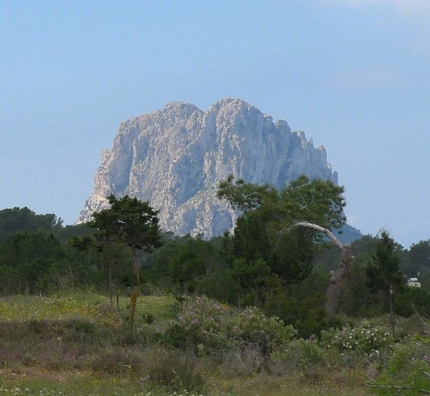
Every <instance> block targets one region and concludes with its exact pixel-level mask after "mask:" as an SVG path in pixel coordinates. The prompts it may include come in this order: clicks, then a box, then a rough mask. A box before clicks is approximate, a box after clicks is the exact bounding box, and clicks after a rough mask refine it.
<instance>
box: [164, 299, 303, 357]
mask: <svg viewBox="0 0 430 396" xmlns="http://www.w3.org/2000/svg"><path fill="white" fill-rule="evenodd" d="M295 334H296V331H295V330H294V328H293V327H292V326H285V325H284V323H283V322H282V321H281V320H279V318H277V317H274V316H273V317H270V318H269V317H267V316H265V315H264V314H263V313H262V311H261V310H260V309H258V308H247V309H245V310H242V311H239V310H236V309H232V308H230V307H229V306H227V305H224V304H219V303H216V302H214V301H212V300H210V299H208V298H207V297H197V298H188V299H186V300H185V302H184V304H183V309H182V311H181V312H180V313H179V315H178V321H177V322H175V323H174V324H172V326H171V327H170V328H169V329H168V330H167V331H166V333H165V340H166V341H167V342H169V343H171V344H172V345H174V346H180V347H186V346H189V347H192V348H193V349H194V350H195V352H196V353H199V352H200V354H201V353H203V351H205V352H206V353H209V352H210V351H213V350H217V351H221V350H222V351H226V350H230V349H233V348H237V347H240V346H242V345H250V344H253V345H254V346H256V347H258V348H259V349H260V351H261V353H262V354H263V355H268V354H269V353H271V352H272V350H273V349H274V347H275V346H276V347H280V346H281V345H282V344H283V343H284V342H286V341H289V340H290V339H291V338H292V337H293V336H294V335H295ZM199 346H200V347H199Z"/></svg>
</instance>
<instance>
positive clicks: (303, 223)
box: [294, 221, 345, 251]
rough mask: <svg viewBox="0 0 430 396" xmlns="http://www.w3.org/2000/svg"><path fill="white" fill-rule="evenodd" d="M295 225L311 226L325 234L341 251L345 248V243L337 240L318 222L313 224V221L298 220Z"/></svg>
mask: <svg viewBox="0 0 430 396" xmlns="http://www.w3.org/2000/svg"><path fill="white" fill-rule="evenodd" d="M294 226H295V227H308V228H312V229H314V230H316V231H318V232H322V233H323V234H325V235H326V236H327V237H328V238H329V239H330V240H331V241H332V242H333V244H334V245H335V246H336V247H337V248H339V249H340V250H341V251H343V250H344V249H345V245H344V244H343V243H342V242H341V241H339V239H337V238H336V237H335V236H334V234H333V233H332V232H331V231H330V230H329V229H328V228H325V227H321V226H319V225H318V224H314V223H309V222H308V221H299V222H297V223H296V224H294Z"/></svg>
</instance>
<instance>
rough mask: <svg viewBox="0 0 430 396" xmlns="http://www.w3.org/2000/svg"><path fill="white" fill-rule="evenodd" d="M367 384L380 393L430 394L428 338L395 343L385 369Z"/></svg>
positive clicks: (429, 342) (429, 345) (429, 350)
mask: <svg viewBox="0 0 430 396" xmlns="http://www.w3.org/2000/svg"><path fill="white" fill-rule="evenodd" d="M369 385H370V386H371V387H373V388H375V389H376V390H377V391H378V393H379V394H381V395H399V394H404V395H416V394H430V340H429V339H428V338H423V339H420V338H415V339H410V340H409V341H408V342H405V343H403V344H397V345H395V346H394V349H393V353H392V355H391V358H390V360H389V363H388V367H387V369H386V370H385V371H384V373H383V374H382V375H381V376H380V377H379V378H378V379H377V380H376V381H371V382H370V384H369Z"/></svg>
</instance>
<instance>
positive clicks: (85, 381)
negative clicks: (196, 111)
mask: <svg viewBox="0 0 430 396" xmlns="http://www.w3.org/2000/svg"><path fill="white" fill-rule="evenodd" d="M342 192H343V189H342V188H339V187H336V186H334V185H333V184H331V183H329V182H322V181H310V180H308V179H307V178H304V177H302V178H300V179H298V180H297V181H296V182H294V183H292V184H291V185H290V186H288V187H287V188H285V189H284V190H282V191H276V190H274V189H273V188H271V187H270V186H255V185H252V184H248V183H244V182H243V181H240V180H239V181H237V182H233V180H232V179H231V178H229V179H228V180H226V181H225V182H223V183H221V185H220V190H219V195H220V197H223V198H226V199H227V200H228V201H229V202H230V203H231V204H232V205H233V206H234V207H236V208H239V209H241V210H242V216H241V217H240V218H239V220H238V222H237V225H236V228H235V230H234V233H232V234H226V235H224V236H223V237H217V238H213V239H211V240H204V239H203V238H201V237H192V236H190V235H187V236H184V237H174V236H173V235H171V234H170V233H164V234H161V232H160V230H159V228H158V218H157V212H156V211H154V210H153V209H152V208H151V207H150V206H149V205H148V203H145V202H140V201H138V200H137V199H135V198H129V197H124V198H122V199H116V198H115V197H114V196H111V197H109V199H110V202H111V205H112V206H111V209H108V210H104V211H102V212H99V213H98V214H95V216H94V221H93V222H91V223H90V224H89V225H90V227H89V226H87V225H80V226H66V227H63V225H62V222H61V220H58V219H57V217H56V216H55V215H53V214H48V215H37V214H35V213H34V212H32V211H31V210H30V209H28V208H23V209H20V208H13V209H5V210H2V211H0V394H16V395H18V394H37V395H43V394H44V395H60V394H62V395H64V394H70V395H90V394H93V395H114V394H115V395H149V394H151V395H172V394H176V395H238V396H239V395H257V394H258V395H284V394H289V395H293V396H294V395H353V396H354V395H357V396H358V395H360V396H361V395H371V394H393V395H397V394H405V395H408V394H410V395H414V394H430V367H429V365H430V358H429V356H430V336H429V318H430V308H429V307H430V294H429V292H430V261H429V257H430V256H429V253H430V240H429V241H420V242H418V243H417V244H414V245H412V246H411V248H410V249H409V250H406V249H404V248H403V247H402V246H400V245H399V244H397V243H396V242H395V241H394V240H393V239H392V238H391V237H390V235H389V234H388V233H387V232H386V231H381V233H380V234H378V235H377V236H375V237H374V236H370V235H367V236H364V237H363V238H361V239H360V240H358V241H355V242H353V243H352V244H351V252H352V255H353V256H354V264H353V266H352V268H351V271H350V272H349V273H348V277H347V279H346V280H345V282H344V287H343V289H342V291H341V295H340V304H339V307H338V312H339V314H338V315H329V314H328V313H327V309H326V308H327V289H328V286H329V284H330V282H331V275H330V271H332V270H334V269H336V268H337V267H338V266H339V263H340V261H341V257H340V252H339V251H338V250H336V249H335V248H333V247H332V246H331V245H330V243H329V242H327V241H326V240H325V239H324V237H323V235H320V234H319V233H318V232H317V231H316V230H315V229H311V228H304V227H295V224H297V222H304V221H306V222H310V223H313V224H317V225H319V226H320V227H324V228H327V229H333V228H337V227H340V226H341V225H342V224H343V222H344V216H343V208H344V205H345V202H344V200H343V198H342ZM418 274H419V275H418ZM406 276H408V277H417V276H418V277H419V278H420V281H421V284H422V287H421V288H419V289H418V288H411V287H408V286H406V281H405V277H406ZM137 292H139V294H140V295H141V296H142V298H140V299H139V303H138V304H136V298H137ZM130 296H131V304H130ZM114 297H115V300H114ZM133 304H134V306H133ZM130 308H131V310H130ZM130 313H132V314H131V315H130Z"/></svg>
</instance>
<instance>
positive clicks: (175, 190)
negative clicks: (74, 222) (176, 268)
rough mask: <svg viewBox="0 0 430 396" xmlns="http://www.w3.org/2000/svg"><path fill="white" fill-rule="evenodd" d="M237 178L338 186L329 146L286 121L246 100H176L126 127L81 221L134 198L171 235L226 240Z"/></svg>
mask: <svg viewBox="0 0 430 396" xmlns="http://www.w3.org/2000/svg"><path fill="white" fill-rule="evenodd" d="M229 174H233V175H234V176H235V177H237V178H243V179H244V180H245V181H247V182H252V183H260V184H261V183H269V184H271V185H274V186H276V187H277V188H281V187H283V186H284V185H285V184H287V183H289V182H290V181H292V180H294V179H296V178H297V177H298V176H300V175H302V174H305V175H307V176H309V177H310V178H321V179H325V180H331V181H333V182H335V183H337V173H336V172H333V171H332V169H331V166H330V164H328V163H327V156H326V151H325V149H324V148H323V147H318V148H315V147H314V145H313V142H312V140H310V141H308V140H306V137H305V135H304V133H303V132H292V131H291V129H290V127H289V126H288V124H287V123H286V122H285V121H282V120H280V121H276V122H273V120H272V117H270V116H269V115H265V114H263V113H262V112H261V111H260V110H258V109H257V108H255V107H253V106H251V105H249V104H248V103H246V102H244V101H242V100H239V99H222V100H220V101H219V102H217V103H215V104H214V105H212V106H211V107H210V108H209V110H207V111H206V112H203V111H202V110H199V109H198V108H197V107H195V106H194V105H192V104H189V103H183V102H172V103H168V104H167V105H166V106H165V107H164V108H163V109H162V110H159V111H155V112H153V113H150V114H144V115H141V116H139V117H137V118H132V119H130V120H128V121H125V122H123V123H122V124H121V125H120V126H119V129H118V132H117V134H116V136H115V140H114V143H113V148H112V149H111V150H104V151H103V155H102V163H101V165H100V167H99V169H98V171H97V174H96V176H95V184H94V191H93V193H92V194H91V196H90V197H89V198H88V200H87V202H86V203H85V208H84V209H83V210H82V212H81V214H80V216H79V219H78V222H79V223H80V222H85V221H87V220H89V219H90V218H91V215H92V213H93V212H95V211H99V210H101V209H104V208H106V207H107V206H108V205H107V200H106V197H107V196H108V195H109V194H111V193H113V194H115V195H116V196H118V197H120V196H123V195H126V194H128V195H130V196H136V197H137V198H139V199H141V200H145V201H149V202H150V204H151V205H152V206H153V207H154V208H155V209H158V210H160V224H161V226H162V228H163V229H164V230H166V231H167V230H168V231H173V232H174V233H175V234H177V235H184V234H186V233H191V234H193V235H195V234H203V235H204V236H205V237H212V236H216V235H221V234H222V233H224V232H225V231H226V230H229V229H232V227H233V226H234V222H235V219H236V216H237V214H236V213H235V212H234V211H233V210H231V209H230V207H229V205H228V204H227V203H226V202H225V201H222V200H219V199H218V198H217V196H216V192H217V186H218V183H219V182H220V181H221V180H223V179H226V178H227V176H228V175H229Z"/></svg>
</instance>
